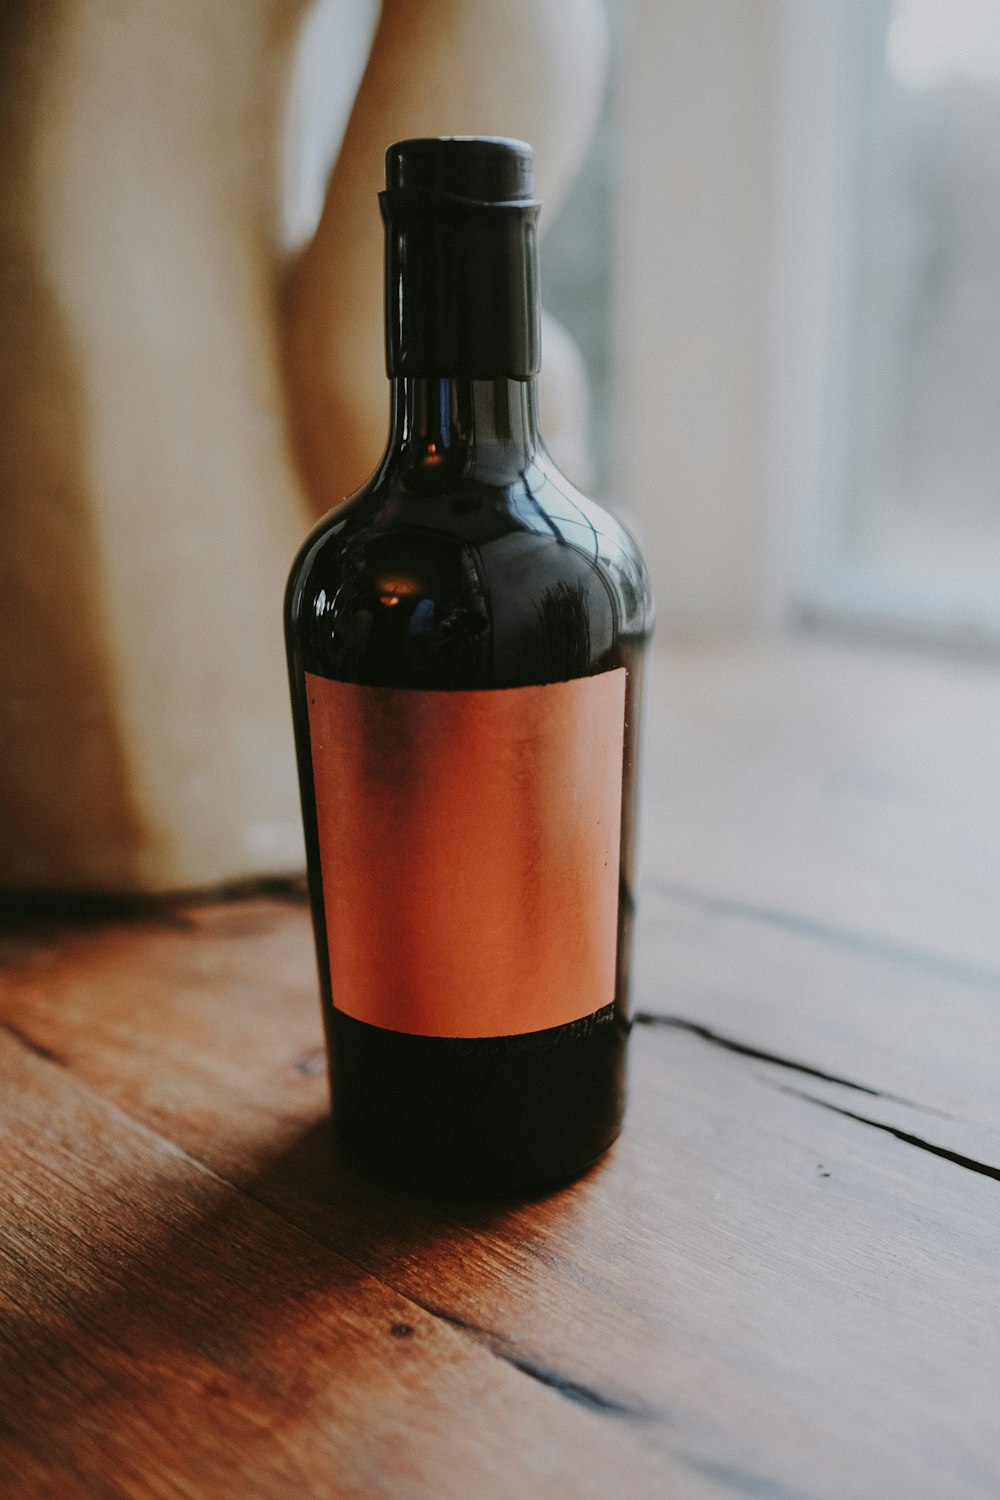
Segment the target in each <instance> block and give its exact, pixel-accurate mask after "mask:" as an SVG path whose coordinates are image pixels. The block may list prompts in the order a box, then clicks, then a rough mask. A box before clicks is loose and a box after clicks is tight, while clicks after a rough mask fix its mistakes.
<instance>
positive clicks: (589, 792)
mask: <svg viewBox="0 0 1000 1500" xmlns="http://www.w3.org/2000/svg"><path fill="white" fill-rule="evenodd" d="M306 688H307V696H308V700H309V732H310V739H311V745H312V763H313V775H314V779H315V784H316V810H317V818H318V823H319V847H320V859H321V863H322V870H323V899H324V904H325V908H326V925H327V938H328V942H329V948H330V974H331V981H332V992H333V1003H334V1005H335V1006H336V1007H337V1008H338V1009H339V1010H342V1011H345V1012H346V1013H347V1014H348V1015H350V1016H354V1017H355V1018H356V1019H357V1020H359V1021H367V1022H369V1023H370V1024H371V1025H373V1026H381V1027H385V1028H386V1029H388V1030H390V1031H403V1032H409V1033H411V1034H413V1035H417V1036H449V1037H488V1036H513V1035H515V1034H519V1033H522V1032H529V1031H542V1030H544V1029H546V1028H547V1027H550V1026H561V1025H565V1024H566V1023H567V1022H569V1021H575V1020H579V1019H580V1018H581V1017H583V1016H587V1015H590V1014H591V1013H592V1012H593V1011H595V1010H599V1009H600V1008H601V1007H602V1006H605V1005H607V1004H608V1003H609V1002H610V1001H611V1000H613V999H614V993H615V955H616V945H617V926H618V856H619V839H620V831H621V798H622V742H623V736H624V724H625V669H624V667H620V668H618V669H617V670H615V671H613V672H603V673H600V674H599V675H598V676H596V677H580V678H576V679H574V680H573V681H572V682H557V683H548V684H546V685H545V686H542V687H525V688H499V689H494V690H487V691H476V692H454V693H452V692H423V691H415V690H406V689H400V688H379V687H359V686H357V685H356V684H354V683H346V682H331V681H329V680H328V679H327V678H325V677H316V676H313V674H312V673H307V674H306Z"/></svg>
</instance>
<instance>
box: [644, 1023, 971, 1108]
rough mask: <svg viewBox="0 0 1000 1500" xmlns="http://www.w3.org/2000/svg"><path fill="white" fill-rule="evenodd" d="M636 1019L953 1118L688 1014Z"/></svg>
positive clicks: (796, 1070)
mask: <svg viewBox="0 0 1000 1500" xmlns="http://www.w3.org/2000/svg"><path fill="white" fill-rule="evenodd" d="M632 1021H633V1024H634V1025H636V1026H670V1027H672V1028H673V1029H674V1030H676V1031H687V1032H689V1033H690V1034H691V1035H692V1036H696V1037H699V1038H700V1039H701V1041H703V1042H711V1044H712V1046H713V1047H722V1048H724V1049H725V1051H727V1052H735V1053H736V1054H737V1055H738V1056H739V1057H752V1058H753V1059H754V1060H755V1061H757V1062H766V1063H773V1064H774V1066H775V1067H776V1068H787V1069H788V1070H789V1071H790V1072H792V1073H802V1074H804V1075H805V1076H806V1077H807V1078H819V1079H820V1080H821V1081H822V1082H823V1083H839V1084H840V1085H841V1087H842V1088H845V1089H854V1091H855V1092H856V1093H858V1094H869V1095H871V1097H872V1098H873V1099H889V1100H891V1101H892V1103H894V1104H905V1105H906V1106H907V1107H908V1108H909V1109H919V1110H922V1111H923V1112H924V1113H925V1114H929V1115H938V1116H940V1117H941V1118H942V1119H945V1120H950V1119H951V1118H952V1116H951V1115H947V1114H945V1112H944V1110H941V1109H934V1108H933V1106H932V1105H930V1104H918V1103H917V1101H916V1100H915V1099H905V1098H904V1097H903V1095H902V1094H890V1093H888V1092H887V1091H886V1090H885V1089H876V1088H872V1087H871V1086H870V1085H869V1084H867V1083H855V1082H854V1080H853V1079H851V1078H844V1077H842V1076H841V1075H840V1074H839V1073H827V1072H825V1071H824V1070H823V1069H822V1068H814V1067H812V1065H811V1064H810V1063H803V1062H795V1061H794V1059H793V1058H790V1057H782V1056H781V1055H780V1053H778V1052H765V1051H764V1050H763V1049H762V1048H761V1047H751V1045H750V1043H749V1042H738V1041H737V1040H736V1038H735V1037H731V1036H724V1035H723V1033H722V1032H720V1031H713V1030H712V1028H711V1027H710V1026H703V1025H702V1024H701V1022H700V1021H688V1020H686V1019H685V1018H684V1016H668V1015H661V1014H660V1013H659V1012H657V1011H648V1010H640V1011H637V1012H636V1014H635V1015H634V1016H633V1017H632Z"/></svg>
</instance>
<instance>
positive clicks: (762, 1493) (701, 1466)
mask: <svg viewBox="0 0 1000 1500" xmlns="http://www.w3.org/2000/svg"><path fill="white" fill-rule="evenodd" d="M674 1456H675V1457H676V1458H677V1459H678V1460H679V1462H681V1463H682V1464H685V1465H686V1466H687V1468H689V1469H693V1470H694V1471H695V1473H696V1474H701V1475H703V1476H704V1477H705V1478H706V1479H715V1480H717V1481H718V1483H719V1484H721V1485H724V1486H725V1488H726V1489H728V1490H733V1491H734V1492H735V1493H736V1494H738V1495H747V1496H749V1497H751V1500H810V1497H809V1496H808V1495H807V1494H806V1493H805V1492H804V1491H803V1490H793V1489H789V1487H788V1485H787V1484H782V1483H781V1481H780V1480H777V1479H769V1478H768V1477H767V1475H766V1474H758V1473H756V1472H755V1471H754V1470H753V1469H747V1468H745V1467H744V1466H743V1465H742V1464H726V1463H717V1462H716V1461H715V1460H714V1459H710V1458H699V1457H698V1456H697V1455H696V1454H693V1453H675V1455H674Z"/></svg>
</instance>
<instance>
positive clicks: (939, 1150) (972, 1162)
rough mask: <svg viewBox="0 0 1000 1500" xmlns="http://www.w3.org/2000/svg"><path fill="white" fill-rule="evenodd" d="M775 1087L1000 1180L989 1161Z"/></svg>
mask: <svg viewBox="0 0 1000 1500" xmlns="http://www.w3.org/2000/svg"><path fill="white" fill-rule="evenodd" d="M773 1087H774V1088H777V1089H780V1091H781V1093H783V1094H791V1095H792V1096H793V1098H796V1099H805V1100H806V1102H807V1103H809V1104H817V1105H818V1106H819V1108H820V1109H828V1110H830V1111H831V1113H833V1114H835V1115H843V1116H844V1117H845V1118H846V1119H848V1120H857V1122H858V1124H859V1125H870V1126H871V1128H872V1129H873V1130H881V1131H882V1132H883V1133H884V1134H885V1135H891V1136H893V1137H894V1138H895V1139H896V1140H897V1141H902V1142H903V1144H904V1145H906V1146H916V1148H917V1150H918V1151H926V1152H928V1154H929V1155H931V1156H940V1157H941V1159H942V1161H950V1162H952V1163H953V1165H954V1166H956V1167H964V1168H965V1170H966V1171H967V1172H977V1173H978V1174H979V1176H980V1177H992V1178H993V1180H994V1182H1000V1167H992V1166H990V1164H989V1162H984V1161H976V1159H975V1157H972V1156H963V1155H962V1153H961V1152H960V1151H949V1150H948V1148H947V1146H935V1145H934V1144H933V1142H932V1141H925V1140H922V1139H921V1138H920V1136H918V1135H911V1134H910V1132H909V1131H908V1130H897V1128H896V1126H895V1125H886V1124H884V1123H883V1121H881V1120H870V1119H869V1118H868V1116H867V1115H859V1114H855V1112H854V1111H853V1110H852V1109H842V1108H841V1106H840V1105H839V1104H831V1103H830V1102H829V1100H827V1099H817V1098H816V1096H815V1095H814V1094H806V1093H804V1092H803V1091H802V1089H792V1088H787V1087H786V1086H784V1085H783V1084H780V1083H776V1084H774V1085H773Z"/></svg>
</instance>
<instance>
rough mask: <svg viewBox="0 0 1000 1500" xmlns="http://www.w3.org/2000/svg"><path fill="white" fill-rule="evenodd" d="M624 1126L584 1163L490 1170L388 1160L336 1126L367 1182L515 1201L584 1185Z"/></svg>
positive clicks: (431, 1194) (434, 1194)
mask: <svg viewBox="0 0 1000 1500" xmlns="http://www.w3.org/2000/svg"><path fill="white" fill-rule="evenodd" d="M621 1132H622V1127H621V1124H619V1126H618V1128H617V1129H616V1130H615V1132H614V1134H613V1135H612V1136H611V1137H610V1139H609V1140H608V1141H607V1142H606V1143H605V1144H604V1145H602V1146H601V1147H600V1148H599V1149H598V1150H597V1151H596V1152H592V1153H591V1154H589V1155H588V1156H586V1157H585V1158H584V1159H582V1160H581V1161H578V1162H562V1163H558V1164H557V1163H554V1162H548V1163H545V1164H543V1163H535V1164H531V1165H529V1164H527V1163H522V1164H517V1163H511V1164H510V1165H509V1166H507V1167H506V1168H505V1167H503V1166H500V1165H499V1164H497V1163H495V1162H493V1163H491V1164H490V1165H489V1166H488V1167H484V1166H482V1165H477V1164H476V1163H471V1162H470V1163H468V1164H465V1165H457V1164H454V1163H453V1164H450V1165H449V1166H448V1167H446V1168H444V1169H442V1168H441V1167H440V1166H438V1167H434V1166H428V1164H427V1163H426V1162H415V1161H407V1162H400V1161H399V1160H398V1159H392V1160H386V1158H384V1157H382V1156H381V1155H379V1154H378V1153H377V1152H372V1151H371V1150H366V1149H365V1148H364V1147H363V1146H361V1145H360V1144H359V1143H358V1142H356V1141H354V1140H352V1139H351V1135H350V1132H349V1131H348V1132H345V1131H343V1130H342V1129H341V1128H340V1127H339V1126H337V1125H336V1124H335V1125H334V1136H335V1139H336V1142H337V1145H338V1146H339V1148H340V1150H341V1151H342V1152H343V1155H344V1159H345V1161H346V1162H347V1163H348V1165H349V1166H351V1167H352V1168H353V1169H355V1170H356V1171H358V1172H360V1173H361V1175H362V1176H364V1177H368V1178H370V1179H372V1180H373V1181H374V1182H377V1183H379V1184H380V1185H382V1186H384V1187H388V1188H392V1189H394V1190H396V1191H401V1192H405V1193H410V1194H415V1195H418V1196H420V1197H427V1198H464V1199H484V1198H490V1199H511V1200H522V1199H526V1198H539V1197H546V1196H547V1195H548V1194H549V1193H555V1192H558V1191H559V1190H560V1189H561V1188H565V1187H569V1186H570V1185H571V1184H572V1183H574V1182H578V1181H579V1180H580V1178H582V1177H585V1176H586V1175H587V1174H588V1173H589V1172H591V1171H593V1169H594V1168H595V1167H596V1166H597V1165H598V1164H599V1163H600V1162H602V1161H603V1160H604V1158H605V1157H606V1156H607V1154H608V1152H609V1151H610V1150H611V1148H612V1147H613V1146H614V1144H615V1142H616V1141H617V1140H618V1137H619V1136H620V1135H621Z"/></svg>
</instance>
